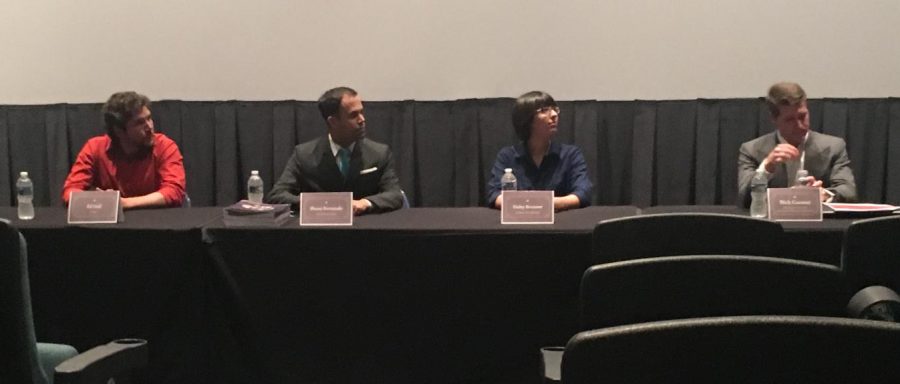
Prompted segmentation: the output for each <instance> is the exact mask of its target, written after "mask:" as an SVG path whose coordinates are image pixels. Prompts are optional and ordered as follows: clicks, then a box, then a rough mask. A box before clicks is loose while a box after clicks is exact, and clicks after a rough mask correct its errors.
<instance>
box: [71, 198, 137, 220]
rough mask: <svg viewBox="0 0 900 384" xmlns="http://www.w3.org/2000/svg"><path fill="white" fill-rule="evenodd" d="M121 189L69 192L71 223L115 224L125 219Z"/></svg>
mask: <svg viewBox="0 0 900 384" xmlns="http://www.w3.org/2000/svg"><path fill="white" fill-rule="evenodd" d="M119 202H120V200H119V191H73V192H71V193H70V194H69V215H68V223H69V224H111V223H112V224H114V223H118V222H122V221H125V215H124V214H123V213H122V205H121V204H120V203H119Z"/></svg>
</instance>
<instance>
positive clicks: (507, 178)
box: [500, 168, 518, 191]
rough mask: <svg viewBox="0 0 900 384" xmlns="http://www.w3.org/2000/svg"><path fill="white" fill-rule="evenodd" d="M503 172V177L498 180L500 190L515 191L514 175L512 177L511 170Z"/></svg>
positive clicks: (507, 169) (516, 187) (516, 186)
mask: <svg viewBox="0 0 900 384" xmlns="http://www.w3.org/2000/svg"><path fill="white" fill-rule="evenodd" d="M503 172H504V173H503V177H501V178H500V189H501V190H503V191H515V190H517V189H518V185H517V184H516V175H513V173H512V168H506V169H504V170H503Z"/></svg>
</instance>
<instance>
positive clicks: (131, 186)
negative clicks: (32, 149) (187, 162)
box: [62, 133, 185, 207]
mask: <svg viewBox="0 0 900 384" xmlns="http://www.w3.org/2000/svg"><path fill="white" fill-rule="evenodd" d="M154 135H155V137H154V145H153V149H152V150H149V151H145V152H142V153H139V154H138V155H135V156H125V155H124V154H123V153H122V152H121V151H120V150H119V149H118V148H116V147H114V146H113V143H112V139H110V137H109V135H103V136H97V137H93V138H91V139H89V140H88V141H87V143H85V144H84V148H82V149H81V152H79V153H78V157H77V158H76V159H75V164H72V169H71V170H70V171H69V176H68V177H67V178H66V183H65V185H64V186H63V196H62V198H63V201H65V202H66V204H68V203H69V194H70V193H71V192H72V191H83V190H89V189H94V188H97V189H110V190H117V191H119V192H120V193H121V194H122V197H135V196H143V195H147V194H150V193H153V192H159V193H161V194H162V195H163V196H164V197H165V199H166V205H168V206H170V207H177V206H181V204H182V201H183V200H184V188H185V181H184V160H183V159H182V157H181V151H179V150H178V145H177V144H175V142H174V141H172V139H170V138H168V137H166V135H163V134H161V133H155V134H154Z"/></svg>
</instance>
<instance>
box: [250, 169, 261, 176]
mask: <svg viewBox="0 0 900 384" xmlns="http://www.w3.org/2000/svg"><path fill="white" fill-rule="evenodd" d="M250 175H251V176H259V171H257V170H255V169H254V170H252V171H250Z"/></svg>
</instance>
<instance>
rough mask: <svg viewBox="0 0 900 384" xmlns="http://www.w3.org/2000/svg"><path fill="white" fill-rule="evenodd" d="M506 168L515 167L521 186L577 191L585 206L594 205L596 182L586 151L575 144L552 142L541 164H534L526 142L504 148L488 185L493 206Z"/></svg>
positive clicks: (560, 193)
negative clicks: (593, 193) (589, 170)
mask: <svg viewBox="0 0 900 384" xmlns="http://www.w3.org/2000/svg"><path fill="white" fill-rule="evenodd" d="M504 168H512V170H513V174H514V175H515V176H516V183H517V184H518V188H519V190H525V191H548V190H552V191H553V195H554V196H566V195H570V194H574V195H575V196H578V200H579V201H580V202H581V206H582V207H586V206H588V205H591V190H592V188H593V187H594V185H593V184H591V180H590V179H589V178H588V175H587V163H586V162H585V161H584V155H582V154H581V150H580V149H578V147H576V146H574V145H568V144H560V143H557V142H551V143H550V149H549V150H548V151H547V154H546V155H544V160H542V161H541V166H540V167H538V166H536V165H534V160H532V159H531V155H530V154H529V153H528V148H526V147H525V143H519V144H518V145H513V146H509V147H506V148H503V149H501V150H500V152H499V153H498V154H497V161H495V162H494V168H493V169H491V180H490V181H488V185H487V203H488V206H490V207H493V206H494V200H497V196H500V178H501V177H502V176H503V170H504Z"/></svg>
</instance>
